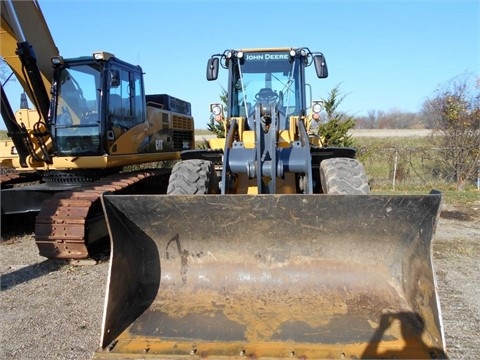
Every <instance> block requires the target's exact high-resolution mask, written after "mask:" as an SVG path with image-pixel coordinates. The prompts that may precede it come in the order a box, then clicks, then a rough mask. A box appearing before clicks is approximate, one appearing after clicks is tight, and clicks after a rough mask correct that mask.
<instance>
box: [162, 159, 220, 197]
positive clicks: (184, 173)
mask: <svg viewBox="0 0 480 360" xmlns="http://www.w3.org/2000/svg"><path fill="white" fill-rule="evenodd" d="M218 193H219V185H218V178H217V173H216V171H215V167H214V165H213V163H212V162H211V161H207V160H196V159H193V160H185V161H181V162H178V163H176V164H175V166H174V167H173V169H172V173H171V174H170V179H169V181H168V188H167V194H168V195H196V194H199V195H205V194H218Z"/></svg>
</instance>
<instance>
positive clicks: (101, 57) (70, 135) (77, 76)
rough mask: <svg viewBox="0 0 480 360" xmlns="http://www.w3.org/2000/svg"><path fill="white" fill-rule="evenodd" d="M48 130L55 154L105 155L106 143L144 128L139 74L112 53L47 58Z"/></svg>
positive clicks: (134, 67)
mask: <svg viewBox="0 0 480 360" xmlns="http://www.w3.org/2000/svg"><path fill="white" fill-rule="evenodd" d="M52 62H53V64H54V69H55V70H54V80H53V84H52V101H51V105H50V118H49V123H50V128H51V134H52V140H53V144H54V151H55V153H56V154H57V155H66V156H95V155H105V154H108V149H109V144H111V143H112V141H115V140H117V139H118V138H119V137H120V136H122V135H123V134H124V133H126V132H127V131H128V130H130V129H132V128H133V127H135V126H136V125H139V124H142V123H145V121H146V108H145V93H144V88H143V76H142V70H141V68H140V67H139V66H133V65H130V64H128V63H125V62H123V61H121V60H119V59H117V58H115V57H114V56H113V55H112V54H108V53H105V52H99V53H95V54H94V56H93V57H82V58H76V59H62V58H54V59H52Z"/></svg>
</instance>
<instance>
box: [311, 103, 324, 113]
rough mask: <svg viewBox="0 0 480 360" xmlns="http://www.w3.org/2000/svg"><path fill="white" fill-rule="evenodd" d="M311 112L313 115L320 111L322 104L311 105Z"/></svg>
mask: <svg viewBox="0 0 480 360" xmlns="http://www.w3.org/2000/svg"><path fill="white" fill-rule="evenodd" d="M312 111H313V112H314V113H319V112H320V111H322V104H320V103H315V104H313V106H312Z"/></svg>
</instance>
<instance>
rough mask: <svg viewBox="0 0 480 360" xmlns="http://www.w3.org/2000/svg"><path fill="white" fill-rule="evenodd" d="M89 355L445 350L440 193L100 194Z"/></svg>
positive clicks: (434, 354)
mask: <svg viewBox="0 0 480 360" xmlns="http://www.w3.org/2000/svg"><path fill="white" fill-rule="evenodd" d="M102 201H103V206H104V210H105V213H106V219H107V224H108V228H109V232H110V236H111V239H112V243H111V263H110V272H109V279H108V289H107V297H106V302H105V312H104V319H103V329H102V340H101V348H102V349H101V350H99V351H98V352H97V353H96V354H95V357H96V358H119V357H123V356H125V357H129V358H134V357H154V358H159V357H161V358H170V357H173V358H175V357H185V356H192V355H194V356H198V357H202V358H206V357H208V358H227V357H244V356H245V357H250V358H255V359H258V358H292V357H293V358H305V359H318V358H342V357H344V358H375V357H377V358H415V359H418V358H445V357H446V354H445V352H444V350H445V347H444V337H443V327H442V320H441V315H440V307H439V301H438V295H437V290H436V280H435V275H434V272H433V269H432V254H431V240H432V236H433V234H434V231H435V228H436V223H437V220H438V216H439V209H440V203H441V194H440V193H438V192H432V193H431V194H429V195H422V196H415V195H408V196H398V195H397V196H388V195H359V196H344V195H256V196H252V195H205V196H200V195H199V196H167V195H105V196H104V197H103V200H102Z"/></svg>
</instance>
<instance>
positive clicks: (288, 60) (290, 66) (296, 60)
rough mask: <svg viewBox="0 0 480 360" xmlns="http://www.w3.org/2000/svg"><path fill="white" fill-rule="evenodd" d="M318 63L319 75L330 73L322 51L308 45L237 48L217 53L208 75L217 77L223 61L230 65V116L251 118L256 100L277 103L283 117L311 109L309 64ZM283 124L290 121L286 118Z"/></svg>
mask: <svg viewBox="0 0 480 360" xmlns="http://www.w3.org/2000/svg"><path fill="white" fill-rule="evenodd" d="M312 63H314V64H315V68H316V70H317V76H318V77H320V78H324V77H327V76H328V71H327V67H326V62H325V59H324V57H323V55H322V54H313V53H311V52H310V50H308V49H307V48H298V49H293V48H292V49H290V48H281V49H262V50H255V51H252V50H246V51H236V50H227V51H225V52H224V53H223V54H222V55H220V56H213V57H212V58H211V59H210V60H209V62H208V66H207V79H208V80H215V79H216V78H217V74H218V66H219V64H220V65H221V66H222V67H223V68H226V69H228V71H229V81H228V94H229V96H228V100H227V101H228V103H227V108H228V111H229V114H228V116H229V117H247V118H249V119H250V120H249V122H251V117H252V116H253V112H254V108H255V105H256V104H259V103H260V104H262V105H264V106H265V105H271V104H274V105H275V109H276V110H277V111H278V112H279V114H280V118H284V119H285V118H288V117H289V116H301V115H304V114H305V112H306V109H307V96H306V86H305V84H306V80H305V68H306V67H307V66H310V65H311V64H312ZM283 123H284V124H283V128H285V127H286V126H288V125H287V122H286V121H283Z"/></svg>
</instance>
